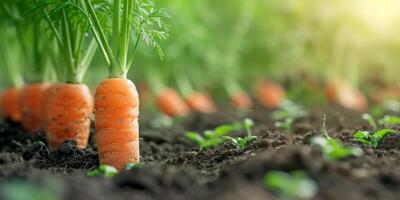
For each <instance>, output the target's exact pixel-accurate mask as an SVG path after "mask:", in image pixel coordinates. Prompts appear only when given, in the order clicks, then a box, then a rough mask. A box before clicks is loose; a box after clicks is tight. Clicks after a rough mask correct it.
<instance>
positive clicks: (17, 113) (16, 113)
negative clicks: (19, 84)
mask: <svg viewBox="0 0 400 200" xmlns="http://www.w3.org/2000/svg"><path fill="white" fill-rule="evenodd" d="M19 93H20V89H18V88H8V89H6V90H4V92H3V94H2V96H1V108H2V116H3V118H4V119H11V120H12V121H14V122H20V121H21V109H20V107H19V105H18V102H19Z"/></svg>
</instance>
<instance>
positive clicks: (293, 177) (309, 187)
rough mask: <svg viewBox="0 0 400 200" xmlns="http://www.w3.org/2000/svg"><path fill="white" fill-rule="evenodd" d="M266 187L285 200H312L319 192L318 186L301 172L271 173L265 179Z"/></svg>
mask: <svg viewBox="0 0 400 200" xmlns="http://www.w3.org/2000/svg"><path fill="white" fill-rule="evenodd" d="M264 186H265V187H266V188H268V189H271V190H272V191H274V192H276V193H277V195H278V196H280V197H281V198H283V199H310V198H312V197H314V196H315V194H316V193H317V190H318V186H317V184H316V183H315V182H314V181H313V180H312V179H310V178H309V177H308V176H307V175H306V173H305V172H304V171H300V170H299V171H294V172H291V173H290V174H289V173H286V172H282V171H271V172H269V173H267V174H266V175H265V177H264Z"/></svg>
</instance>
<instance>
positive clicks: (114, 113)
mask: <svg viewBox="0 0 400 200" xmlns="http://www.w3.org/2000/svg"><path fill="white" fill-rule="evenodd" d="M95 121H96V133H97V138H96V139H97V148H98V151H99V158H100V164H106V165H111V166H114V167H115V168H117V169H119V170H122V169H124V168H125V166H126V164H128V163H138V162H139V95H138V92H137V90H136V87H135V85H134V84H133V82H132V81H130V80H128V79H125V78H113V79H107V80H105V81H103V82H102V83H100V85H99V87H98V88H97V90H96V95H95Z"/></svg>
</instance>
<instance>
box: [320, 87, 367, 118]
mask: <svg viewBox="0 0 400 200" xmlns="http://www.w3.org/2000/svg"><path fill="white" fill-rule="evenodd" d="M325 95H326V98H327V100H328V102H329V103H337V104H339V105H341V106H343V107H345V108H347V109H352V110H356V111H363V110H365V109H366V108H367V106H368V103H367V100H366V97H365V96H364V94H363V93H362V92H360V91H358V90H356V89H353V88H351V87H350V85H349V84H348V83H347V82H344V81H336V82H331V83H327V84H326V86H325Z"/></svg>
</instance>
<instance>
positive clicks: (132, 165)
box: [126, 162, 145, 170]
mask: <svg viewBox="0 0 400 200" xmlns="http://www.w3.org/2000/svg"><path fill="white" fill-rule="evenodd" d="M144 165H145V163H144V162H139V163H128V164H127V165H126V169H127V170H132V169H138V168H143V167H144Z"/></svg>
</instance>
